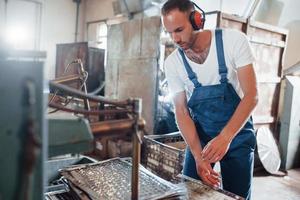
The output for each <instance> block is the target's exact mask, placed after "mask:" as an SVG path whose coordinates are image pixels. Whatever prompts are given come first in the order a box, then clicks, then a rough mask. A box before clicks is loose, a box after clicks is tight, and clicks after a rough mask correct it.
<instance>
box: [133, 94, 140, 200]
mask: <svg viewBox="0 0 300 200" xmlns="http://www.w3.org/2000/svg"><path fill="white" fill-rule="evenodd" d="M133 109H134V113H135V124H134V131H135V132H134V133H133V135H132V140H133V155H132V172H131V199H132V200H137V199H138V197H139V164H140V157H141V140H140V137H139V131H140V130H139V120H140V118H141V114H142V99H134V100H133Z"/></svg>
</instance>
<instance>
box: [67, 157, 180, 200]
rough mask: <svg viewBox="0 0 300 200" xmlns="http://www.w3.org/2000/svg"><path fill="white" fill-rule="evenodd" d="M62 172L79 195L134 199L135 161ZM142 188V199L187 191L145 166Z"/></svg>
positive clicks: (73, 168) (89, 165)
mask: <svg viewBox="0 0 300 200" xmlns="http://www.w3.org/2000/svg"><path fill="white" fill-rule="evenodd" d="M61 174H62V175H63V177H64V178H65V179H67V180H68V181H69V182H70V183H71V184H70V186H71V187H72V188H73V189H74V188H75V190H76V191H77V192H78V195H82V193H84V194H85V195H86V196H87V197H88V198H89V199H93V200H96V199H131V189H130V188H131V176H130V174H131V163H130V162H127V161H125V160H124V159H120V158H114V159H111V160H106V161H103V162H98V163H93V164H86V165H79V166H75V167H69V168H66V169H63V170H62V171H61ZM139 190H140V191H139V195H138V199H161V198H171V197H172V198H174V197H178V196H180V195H182V194H183V193H184V192H185V191H184V190H182V189H181V188H180V187H178V186H176V185H174V184H172V183H170V182H167V181H165V180H163V179H161V178H159V177H158V176H155V175H154V174H152V173H151V172H149V171H148V170H146V169H144V168H140V170H139Z"/></svg>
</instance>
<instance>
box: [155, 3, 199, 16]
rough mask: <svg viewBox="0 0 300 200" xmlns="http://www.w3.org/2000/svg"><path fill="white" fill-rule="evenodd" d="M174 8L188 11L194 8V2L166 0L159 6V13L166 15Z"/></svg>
mask: <svg viewBox="0 0 300 200" xmlns="http://www.w3.org/2000/svg"><path fill="white" fill-rule="evenodd" d="M174 9H178V10H179V11H181V12H188V11H190V10H193V9H194V4H193V2H191V1H190V0H168V1H167V2H166V3H164V5H163V7H162V8H161V14H162V15H166V14H168V13H169V12H170V11H172V10H174Z"/></svg>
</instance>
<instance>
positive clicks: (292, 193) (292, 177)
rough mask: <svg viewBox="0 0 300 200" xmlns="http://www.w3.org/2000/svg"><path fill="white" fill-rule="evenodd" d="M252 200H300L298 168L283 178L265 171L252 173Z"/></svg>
mask: <svg viewBox="0 0 300 200" xmlns="http://www.w3.org/2000/svg"><path fill="white" fill-rule="evenodd" d="M252 197H253V198H252V200H269V199H270V200H300V168H299V169H292V170H288V175H287V176H284V177H277V176H271V175H269V174H268V173H267V172H265V171H260V172H256V173H254V180H253V192H252Z"/></svg>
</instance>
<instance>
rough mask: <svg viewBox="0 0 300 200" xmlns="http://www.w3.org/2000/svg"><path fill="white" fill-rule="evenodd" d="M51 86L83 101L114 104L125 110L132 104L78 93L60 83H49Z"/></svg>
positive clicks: (127, 101) (126, 101)
mask: <svg viewBox="0 0 300 200" xmlns="http://www.w3.org/2000/svg"><path fill="white" fill-rule="evenodd" d="M49 86H50V88H53V89H58V90H61V91H63V92H64V93H65V94H68V95H72V96H76V97H79V98H83V99H84V98H86V99H89V100H91V101H96V102H101V103H107V104H112V105H115V106H118V107H123V108H124V107H128V105H129V103H130V100H124V101H116V100H110V99H108V98H105V97H102V96H93V95H89V94H85V93H83V92H81V91H78V90H76V89H73V88H71V87H68V86H65V85H62V84H59V83H55V82H53V81H50V82H49Z"/></svg>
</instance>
